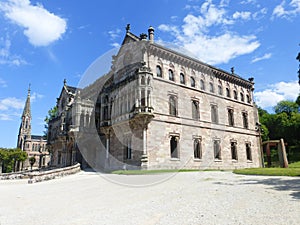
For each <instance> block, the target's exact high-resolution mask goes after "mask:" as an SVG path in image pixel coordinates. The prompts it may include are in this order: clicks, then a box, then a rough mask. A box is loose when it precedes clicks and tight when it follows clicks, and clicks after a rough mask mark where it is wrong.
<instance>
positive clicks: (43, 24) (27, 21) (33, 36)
mask: <svg viewBox="0 0 300 225" xmlns="http://www.w3.org/2000/svg"><path fill="white" fill-rule="evenodd" d="M0 10H2V11H4V14H5V16H6V18H8V19H9V20H10V21H12V22H13V23H15V24H17V25H19V26H21V27H23V28H24V29H25V30H24V35H25V36H26V37H27V38H28V40H29V42H30V43H31V44H32V45H34V46H47V45H49V44H51V43H52V42H54V41H56V40H59V39H60V38H61V37H62V35H63V34H64V33H65V31H66V29H67V22H66V20H65V19H63V18H60V17H59V16H57V15H55V14H53V13H51V12H49V11H47V10H46V9H45V8H44V7H43V6H42V5H41V4H37V5H32V4H31V2H30V1H29V0H8V1H6V2H2V3H0Z"/></svg>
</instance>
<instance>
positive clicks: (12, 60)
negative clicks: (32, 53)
mask: <svg viewBox="0 0 300 225" xmlns="http://www.w3.org/2000/svg"><path fill="white" fill-rule="evenodd" d="M10 47H11V41H10V40H9V38H8V37H6V38H4V37H1V38H0V65H14V66H20V65H26V64H27V62H26V61H25V60H24V59H22V58H21V57H20V56H17V55H13V54H11V52H10Z"/></svg>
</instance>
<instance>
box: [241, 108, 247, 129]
mask: <svg viewBox="0 0 300 225" xmlns="http://www.w3.org/2000/svg"><path fill="white" fill-rule="evenodd" d="M242 117H243V127H244V128H246V129H248V113H247V112H242Z"/></svg>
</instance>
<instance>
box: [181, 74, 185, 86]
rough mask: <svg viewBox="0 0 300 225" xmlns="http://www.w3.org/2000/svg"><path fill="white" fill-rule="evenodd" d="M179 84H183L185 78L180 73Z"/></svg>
mask: <svg viewBox="0 0 300 225" xmlns="http://www.w3.org/2000/svg"><path fill="white" fill-rule="evenodd" d="M180 83H181V84H185V78H184V74H183V73H180Z"/></svg>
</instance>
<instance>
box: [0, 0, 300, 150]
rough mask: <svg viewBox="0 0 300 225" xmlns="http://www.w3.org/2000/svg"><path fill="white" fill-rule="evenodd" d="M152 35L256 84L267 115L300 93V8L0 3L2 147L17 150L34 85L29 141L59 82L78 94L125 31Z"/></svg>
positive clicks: (290, 4)
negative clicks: (151, 32) (95, 64)
mask: <svg viewBox="0 0 300 225" xmlns="http://www.w3.org/2000/svg"><path fill="white" fill-rule="evenodd" d="M127 23H130V24H131V31H132V32H133V33H135V34H137V35H139V34H140V33H147V29H148V27H149V26H150V25H152V26H153V27H154V28H155V40H156V41H158V42H160V43H162V44H163V43H167V42H171V43H174V44H176V45H178V46H180V47H185V48H187V49H188V50H189V51H191V52H192V53H193V54H194V55H195V56H196V57H197V58H198V59H200V60H202V61H204V62H207V63H210V64H213V65H214V66H216V67H219V68H222V69H224V70H227V71H230V68H231V67H233V66H234V67H235V72H236V73H237V74H239V75H241V76H242V77H244V78H249V77H254V78H255V101H256V103H257V104H258V105H259V106H261V107H263V108H265V109H268V110H271V109H272V107H273V106H274V105H276V103H277V102H278V101H280V100H283V99H289V100H295V98H296V97H297V95H298V93H299V86H298V85H297V69H298V62H297V61H296V59H295V58H296V56H297V53H298V52H299V51H300V47H299V43H300V32H299V31H300V27H299V24H300V0H285V1H284V0H273V1H259V0H243V1H232V0H231V1H230V0H221V1H216V0H215V1H212V0H206V1H197V0H181V1H179V0H177V1H176V0H172V1H171V0H151V1H146V0H128V1H118V0H110V1H98V0H88V1H83V0H76V1H68V0H61V1H49V0H48V1H46V0H39V1H34V0H31V1H29V0H1V1H0V147H15V146H16V141H17V134H18V129H19V125H20V116H21V113H22V110H23V107H24V103H25V100H26V95H27V89H28V85H29V83H31V94H32V105H31V108H32V117H33V121H32V133H33V134H42V133H43V130H44V125H43V124H44V122H43V120H44V118H45V116H46V115H47V111H48V109H49V108H51V107H53V106H54V105H55V103H56V98H57V97H58V95H59V93H60V91H61V88H62V85H63V80H64V78H66V79H67V83H68V84H69V85H72V86H77V84H78V82H79V81H80V78H81V76H82V75H83V74H84V72H85V70H86V69H87V68H88V67H89V65H90V64H91V63H92V62H93V61H94V60H95V59H97V58H98V57H99V56H101V55H102V54H104V53H105V52H107V51H109V50H111V49H112V48H114V47H116V46H118V45H119V44H120V43H121V42H122V39H123V37H124V35H125V26H126V24H127Z"/></svg>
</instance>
